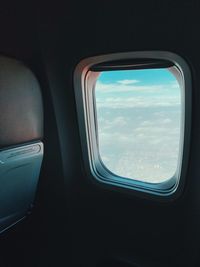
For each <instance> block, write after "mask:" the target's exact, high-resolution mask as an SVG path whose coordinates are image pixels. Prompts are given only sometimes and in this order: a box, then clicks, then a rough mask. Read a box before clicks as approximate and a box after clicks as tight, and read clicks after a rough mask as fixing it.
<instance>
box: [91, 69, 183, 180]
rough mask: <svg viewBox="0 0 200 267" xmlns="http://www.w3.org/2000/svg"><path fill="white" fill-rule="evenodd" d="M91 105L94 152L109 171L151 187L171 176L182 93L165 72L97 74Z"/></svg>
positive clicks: (175, 151)
mask: <svg viewBox="0 0 200 267" xmlns="http://www.w3.org/2000/svg"><path fill="white" fill-rule="evenodd" d="M95 101H96V110H97V125H98V127H97V128H98V148H99V154H100V157H101V160H102V162H103V164H104V165H105V166H106V167H107V168H108V170H110V171H111V172H112V173H114V174H116V175H118V176H121V177H126V178H130V179H135V180H140V181H144V182H150V183H160V182H163V181H166V180H168V179H169V178H171V177H173V176H174V174H175V172H176V169H177V163H178V155H179V143H180V129H181V128H180V121H181V89H180V86H179V84H178V81H177V79H176V78H175V76H174V75H173V74H172V73H171V72H170V71H169V70H168V69H147V70H122V71H105V72H101V74H100V75H99V77H98V79H97V83H96V86H95Z"/></svg>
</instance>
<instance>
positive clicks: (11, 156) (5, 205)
mask: <svg viewBox="0 0 200 267" xmlns="http://www.w3.org/2000/svg"><path fill="white" fill-rule="evenodd" d="M42 137H43V105H42V96H41V92H40V86H39V83H38V81H37V79H36V77H35V76H34V75H33V73H32V72H31V71H30V70H29V69H28V68H27V67H26V66H25V65H24V64H23V63H21V62H19V61H17V60H15V59H11V58H8V57H4V56H0V232H3V231H4V230H5V229H7V228H9V227H11V226H12V225H14V224H15V223H16V222H18V221H19V220H21V219H23V218H24V217H26V214H27V213H28V212H29V210H30V208H31V207H32V204H33V202H34V198H35V193H36V189H37V183H38V179H39V174H40V168H41V163H42V159H43V143H42V141H41V140H42Z"/></svg>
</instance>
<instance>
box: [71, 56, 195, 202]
mask: <svg viewBox="0 0 200 267" xmlns="http://www.w3.org/2000/svg"><path fill="white" fill-rule="evenodd" d="M136 58H137V59H158V60H168V61H171V62H172V63H173V64H174V67H173V69H174V71H176V69H178V70H179V71H178V72H177V73H180V74H181V78H182V79H181V81H182V82H183V83H182V86H181V97H182V105H181V107H182V118H181V133H182V134H181V138H180V147H179V161H178V167H177V171H176V174H175V175H174V176H173V177H172V178H171V179H169V180H167V181H165V182H162V183H157V184H156V183H147V182H141V181H137V180H132V179H128V178H127V179H126V178H124V177H119V176H117V175H115V174H113V173H111V172H110V171H109V170H108V169H107V168H106V167H105V166H104V165H103V164H102V162H101V161H100V156H99V151H98V145H97V138H96V134H97V133H96V129H95V128H96V122H95V113H94V112H95V108H94V103H95V101H94V99H93V95H94V94H93V90H94V85H95V81H96V79H97V77H98V73H96V74H95V72H92V71H90V69H91V67H92V66H93V65H96V64H100V63H103V62H108V61H115V60H126V59H129V60H130V59H133V60H134V59H136ZM144 69H145V68H144ZM179 82H180V79H179ZM74 87H75V97H76V105H77V113H78V122H79V131H80V138H81V145H82V153H83V160H84V166H85V169H86V173H87V175H88V177H89V178H91V181H95V180H96V181H97V182H100V183H103V184H104V185H105V186H107V187H108V185H109V186H111V188H112V189H116V188H118V187H119V188H125V189H131V190H132V191H131V192H135V193H136V194H137V195H138V194H139V195H146V196H149V194H150V195H151V196H153V197H159V198H161V197H162V199H174V198H176V197H178V196H179V195H180V193H181V192H182V190H183V185H184V181H185V177H186V172H187V166H188V157H189V146H190V130H191V100H192V90H191V89H192V86H191V73H190V69H189V67H188V65H187V63H186V62H185V60H183V59H182V58H181V57H180V56H178V55H176V54H174V53H171V52H166V51H144V52H127V53H117V54H109V55H102V56H97V57H91V58H87V59H84V60H82V61H81V62H80V63H79V64H78V65H77V67H76V69H75V72H74ZM94 178H95V179H94Z"/></svg>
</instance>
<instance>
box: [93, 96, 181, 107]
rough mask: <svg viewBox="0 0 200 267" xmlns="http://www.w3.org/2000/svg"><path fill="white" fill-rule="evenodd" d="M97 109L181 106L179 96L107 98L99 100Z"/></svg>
mask: <svg viewBox="0 0 200 267" xmlns="http://www.w3.org/2000/svg"><path fill="white" fill-rule="evenodd" d="M96 101H97V108H112V109H119V108H123V109H124V108H136V107H138V108H139V107H140V108H148V107H172V106H178V105H180V101H181V100H180V98H179V97H177V96H165V95H163V96H156V95H154V96H151V97H141V96H136V97H124V96H121V97H107V98H104V99H101V98H97V99H96Z"/></svg>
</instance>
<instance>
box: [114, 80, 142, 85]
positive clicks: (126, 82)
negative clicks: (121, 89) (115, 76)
mask: <svg viewBox="0 0 200 267" xmlns="http://www.w3.org/2000/svg"><path fill="white" fill-rule="evenodd" d="M139 82H140V81H139V80H121V81H117V83H120V84H125V85H128V84H134V83H139Z"/></svg>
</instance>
